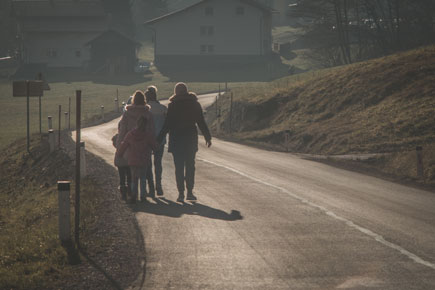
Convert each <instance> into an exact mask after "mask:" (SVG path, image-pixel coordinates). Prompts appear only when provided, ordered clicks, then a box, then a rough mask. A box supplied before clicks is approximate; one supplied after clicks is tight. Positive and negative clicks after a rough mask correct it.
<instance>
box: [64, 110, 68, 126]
mask: <svg viewBox="0 0 435 290" xmlns="http://www.w3.org/2000/svg"><path fill="white" fill-rule="evenodd" d="M64 114H65V129H66V128H67V124H68V112H65V113H64Z"/></svg>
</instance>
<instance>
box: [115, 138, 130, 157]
mask: <svg viewBox="0 0 435 290" xmlns="http://www.w3.org/2000/svg"><path fill="white" fill-rule="evenodd" d="M129 145H130V144H129V142H128V138H125V140H124V141H122V142H121V145H120V146H119V148H118V149H117V150H116V155H118V156H119V157H122V155H124V153H125V151H126V150H127V148H128V146H129Z"/></svg>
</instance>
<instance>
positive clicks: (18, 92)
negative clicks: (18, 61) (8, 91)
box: [12, 81, 44, 97]
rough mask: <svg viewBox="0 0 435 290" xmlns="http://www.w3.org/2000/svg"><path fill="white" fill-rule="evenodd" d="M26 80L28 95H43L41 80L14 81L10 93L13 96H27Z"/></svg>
mask: <svg viewBox="0 0 435 290" xmlns="http://www.w3.org/2000/svg"><path fill="white" fill-rule="evenodd" d="M27 82H29V93H28V95H29V97H39V96H42V95H44V90H43V89H44V84H43V81H14V82H13V84H12V95H13V96H14V97H27Z"/></svg>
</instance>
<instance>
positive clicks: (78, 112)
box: [74, 90, 82, 248]
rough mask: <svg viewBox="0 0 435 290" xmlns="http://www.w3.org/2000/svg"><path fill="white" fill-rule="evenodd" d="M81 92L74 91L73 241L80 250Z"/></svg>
mask: <svg viewBox="0 0 435 290" xmlns="http://www.w3.org/2000/svg"><path fill="white" fill-rule="evenodd" d="M81 114H82V91H79V90H77V91H76V168H75V178H76V180H75V181H76V184H75V185H76V188H75V189H76V190H75V191H76V196H75V205H74V239H75V242H76V245H77V247H78V248H80V240H79V238H80V143H79V142H80V138H81V127H82V125H81V120H80V119H81Z"/></svg>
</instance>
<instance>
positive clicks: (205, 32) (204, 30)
mask: <svg viewBox="0 0 435 290" xmlns="http://www.w3.org/2000/svg"><path fill="white" fill-rule="evenodd" d="M199 34H200V35H201V36H212V35H213V34H214V27H213V26H206V25H202V26H201V27H200V28H199Z"/></svg>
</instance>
